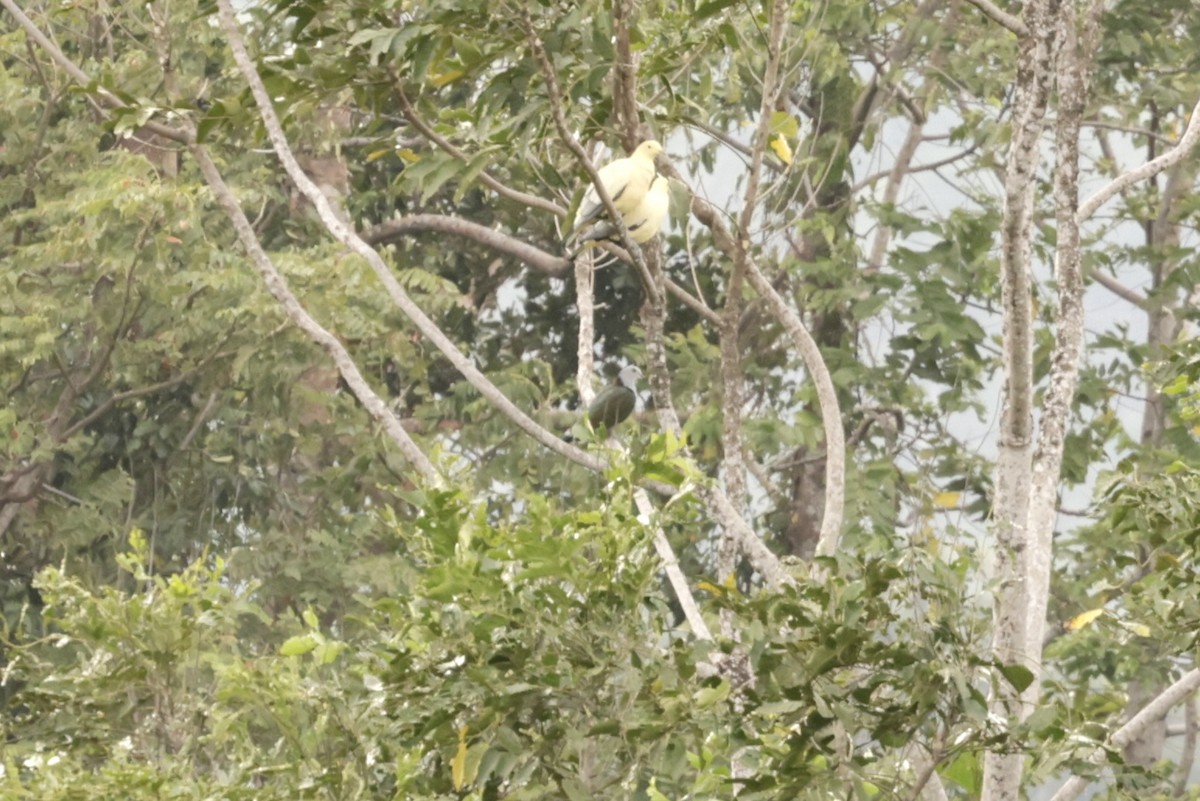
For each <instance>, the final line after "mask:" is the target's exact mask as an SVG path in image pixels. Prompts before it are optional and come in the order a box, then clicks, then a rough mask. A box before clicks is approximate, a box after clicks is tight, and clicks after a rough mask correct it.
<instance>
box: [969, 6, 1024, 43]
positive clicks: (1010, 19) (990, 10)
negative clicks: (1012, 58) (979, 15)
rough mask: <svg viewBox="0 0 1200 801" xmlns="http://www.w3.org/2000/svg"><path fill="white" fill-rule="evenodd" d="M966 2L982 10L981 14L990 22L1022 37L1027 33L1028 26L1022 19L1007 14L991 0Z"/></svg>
mask: <svg viewBox="0 0 1200 801" xmlns="http://www.w3.org/2000/svg"><path fill="white" fill-rule="evenodd" d="M967 2H968V3H970V4H971V5H973V6H975V7H976V8H977V9H979V10H980V11H982V12H983V15H984V16H985V17H987V18H988V19H990V20H991V21H992V22H995V23H998V24H999V25H1000V26H1002V27H1004V28H1007V29H1008V30H1009V31H1011V32H1012V33H1015V34H1016V35H1017V36H1020V37H1022V38H1024V37H1026V36H1028V35H1029V26H1028V25H1026V24H1025V21H1024V20H1022V19H1021V18H1020V17H1015V16H1013V15H1012V14H1009V13H1008V12H1007V11H1005V10H1004V9H1002V8H1000V7H999V6H997V5H995V4H994V3H992V0H967Z"/></svg>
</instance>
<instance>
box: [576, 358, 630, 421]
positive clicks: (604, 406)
mask: <svg viewBox="0 0 1200 801" xmlns="http://www.w3.org/2000/svg"><path fill="white" fill-rule="evenodd" d="M641 377H642V371H641V370H639V369H638V368H637V365H634V364H630V365H628V366H626V367H622V368H621V372H619V373H617V380H616V381H614V382H613V383H611V384H609V385H608V386H607V387H605V388H604V389H602V390H600V392H598V393H597V394H596V397H595V398H594V399H593V400H592V404H591V405H590V406H588V422H589V423H591V424H592V428H599V427H600V426H604V427H605V428H607V429H608V430H609V431H612V430H613V429H614V428H616V427H617V426H618V425H620V424H621V423H623V422H624V421H625V419H626V418H628V417H629V415H631V414H633V407H634V406H636V405H637V382H638V379H639V378H641Z"/></svg>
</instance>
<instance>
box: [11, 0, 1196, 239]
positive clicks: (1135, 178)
mask: <svg viewBox="0 0 1200 801" xmlns="http://www.w3.org/2000/svg"><path fill="white" fill-rule="evenodd" d="M3 1H4V2H7V0H3ZM1198 141H1200V101H1197V102H1196V105H1195V106H1194V107H1193V108H1192V114H1191V117H1190V118H1189V119H1188V124H1187V128H1185V129H1184V131H1183V136H1181V137H1180V138H1179V141H1178V142H1176V143H1175V147H1173V148H1171V149H1170V150H1168V151H1166V152H1165V153H1163V154H1162V155H1161V156H1158V157H1157V158H1153V159H1151V160H1150V161H1147V162H1146V163H1145V164H1143V165H1142V166H1140V167H1135V168H1133V169H1132V170H1130V171H1129V172H1127V173H1125V174H1124V175H1121V176H1119V177H1117V178H1114V179H1113V180H1112V181H1110V182H1109V183H1108V184H1106V185H1105V186H1104V187H1102V188H1101V189H1100V190H1099V191H1097V192H1096V193H1095V194H1094V195H1092V196H1091V197H1089V198H1088V199H1087V200H1085V201H1084V202H1083V205H1082V206H1080V207H1079V213H1078V215H1077V219H1078V220H1079V222H1080V223H1081V224H1082V223H1084V222H1086V221H1087V220H1088V218H1090V217H1091V216H1092V215H1093V214H1095V213H1096V211H1097V210H1098V209H1099V208H1100V207H1101V206H1103V205H1104V204H1105V203H1107V202H1108V201H1109V200H1110V199H1112V197H1113V196H1114V195H1116V194H1118V193H1120V192H1123V191H1124V190H1125V189H1127V188H1129V187H1130V186H1133V185H1134V184H1136V183H1138V182H1139V181H1144V180H1146V179H1147V178H1153V177H1154V176H1155V175H1158V174H1159V173H1160V172H1162V171H1163V170H1165V169H1166V168H1167V167H1170V166H1171V165H1173V164H1175V163H1177V162H1179V161H1182V160H1183V158H1184V157H1185V156H1187V155H1188V153H1190V152H1191V151H1192V148H1193V147H1195V146H1196V142H1198Z"/></svg>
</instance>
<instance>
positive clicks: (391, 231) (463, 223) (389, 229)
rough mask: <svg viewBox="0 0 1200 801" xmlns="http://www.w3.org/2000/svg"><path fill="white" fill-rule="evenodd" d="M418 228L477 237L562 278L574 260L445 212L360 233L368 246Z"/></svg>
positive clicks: (415, 216) (387, 223) (390, 222)
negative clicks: (450, 215) (444, 213)
mask: <svg viewBox="0 0 1200 801" xmlns="http://www.w3.org/2000/svg"><path fill="white" fill-rule="evenodd" d="M414 231H438V232H439V233H443V234H454V235H456V236H462V237H466V238H467V239H473V240H475V241H476V242H479V243H480V244H482V245H487V246H488V247H490V248H494V249H495V250H498V251H500V252H501V253H507V254H508V255H510V256H513V257H515V258H517V259H520V260H521V261H523V262H524V263H525V264H527V265H529V266H530V267H533V268H534V269H535V270H539V271H541V272H543V273H546V274H547V275H553V276H556V277H560V276H562V275H565V274H566V272H567V270H569V269H570V267H571V261H570V260H569V259H565V258H563V257H562V256H555V255H553V254H551V253H547V252H546V251H544V250H541V249H540V248H537V247H534V246H533V245H530V244H529V243H527V242H522V241H521V240H519V239H516V238H514V237H511V236H509V235H508V234H505V233H501V232H500V231H497V230H495V229H493V228H488V227H487V226H484V225H480V224H479V223H476V222H472V221H470V220H464V219H463V218H461V217H449V216H446V215H442V214H411V215H409V216H407V217H400V218H398V219H395V220H386V221H384V222H381V223H379V224H378V225H375V226H372V227H371V228H368V229H367V230H365V231H363V232H362V233H361V234H359V236H360V237H361V238H362V241H363V242H364V243H365V244H367V245H379V244H382V243H383V242H386V241H387V240H389V239H392V238H394V237H398V236H401V235H403V234H408V233H412V232H414Z"/></svg>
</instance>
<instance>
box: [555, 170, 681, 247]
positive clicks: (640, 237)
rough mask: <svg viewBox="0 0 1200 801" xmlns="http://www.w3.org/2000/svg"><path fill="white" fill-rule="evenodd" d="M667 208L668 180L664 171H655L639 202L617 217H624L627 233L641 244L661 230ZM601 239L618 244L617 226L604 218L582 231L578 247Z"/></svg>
mask: <svg viewBox="0 0 1200 801" xmlns="http://www.w3.org/2000/svg"><path fill="white" fill-rule="evenodd" d="M670 210H671V182H670V180H669V179H668V178H667V176H665V175H656V176H654V180H653V181H652V182H651V184H650V190H649V191H648V192H646V194H645V195H644V196H643V197H642V202H641V203H639V204H638V205H637V207H636V208H634V209H633V210H632V211H629V212H626V213H624V214H622V215H621V219H622V220H624V221H625V228H626V229H628V230H629V237H630V238H631V239H632V240H633V241H634V242H637V243H638V244H639V245H644V244H646V243H647V242H649V241H650V240H651V239H653V238H654V235H655V234H657V233H658V232H659V231H660V230H662V224H663V220H665V219H667V213H668V212H669V211H670ZM604 239H611V240H613V241H615V242H617V244H620V241H619V240H618V239H617V226H615V225H613V224H612V223H610V222H608V221H607V220H606V221H605V222H602V223H600V224H599V225H595V226H593V227H592V228H590V229H589V230H588V231H587V232H586V233H584V235H583V238H582V239H581V240H580V242H579V247H583V245H584V244H585V243H587V242H599V241H601V240H604ZM577 251H578V248H577V249H576V252H577ZM572 255H574V254H573V253H572Z"/></svg>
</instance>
